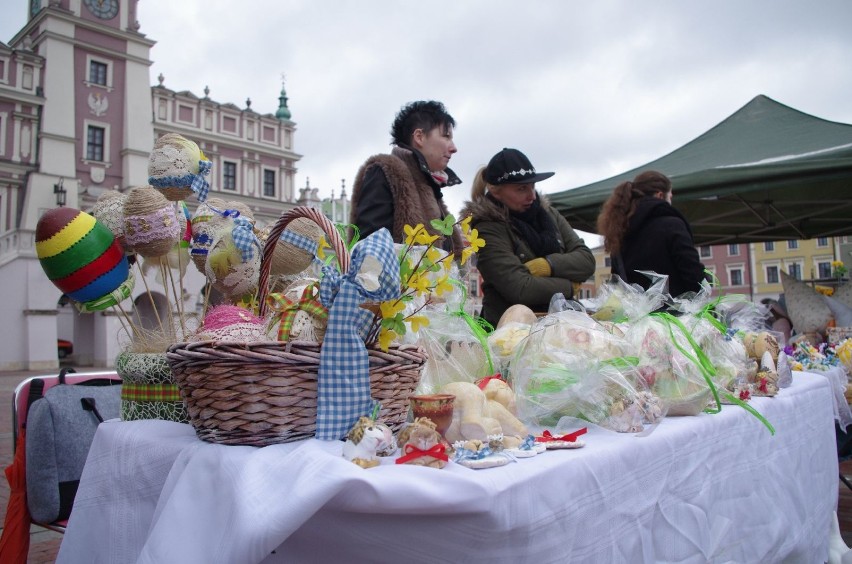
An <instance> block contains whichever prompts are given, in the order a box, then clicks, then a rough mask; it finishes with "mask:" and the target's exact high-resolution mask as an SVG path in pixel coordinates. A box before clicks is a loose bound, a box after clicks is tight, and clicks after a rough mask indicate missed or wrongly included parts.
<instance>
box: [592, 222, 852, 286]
mask: <svg viewBox="0 0 852 564" xmlns="http://www.w3.org/2000/svg"><path fill="white" fill-rule="evenodd" d="M842 239H843V238H835V237H819V238H816V239H806V240H791V241H766V242H763V243H751V244H748V245H746V244H738V245H713V246H705V247H699V255H700V256H701V261H702V262H703V263H704V264H705V266H707V269H708V270H710V271H711V272H713V274H714V275H715V276H716V277H717V280H718V283H719V284H720V289H721V291H723V292H725V293H739V294H744V295H747V296H749V298H750V299H751V300H752V301H754V302H759V301H760V300H762V299H764V298H775V299H777V298H778V297H779V296H780V295H781V294H782V293H783V292H784V289H783V287H782V285H781V273H782V272H786V273H787V274H790V275H791V276H793V277H795V278H797V279H799V280H806V281H808V282H811V283H813V284H814V285H817V284H819V285H824V286H833V285H835V284H836V283H837V280H836V279H835V278H834V277H833V274H834V272H833V269H832V265H831V263H832V261H835V260H841V261H842V260H843V254H842V253H841V244H842V243H843V241H842ZM734 247H736V250H734ZM850 250H852V249H850ZM592 253H593V254H594V255H595V262H596V268H595V276H594V281H592V280H589V281H588V282H586V283H585V284H583V297H594V296H595V294H596V291H597V288H598V287H599V286H600V285H601V284H602V283H603V282H605V281H606V280H607V279H608V278H609V276H610V257H609V255H608V254H607V253H606V252H604V249H603V246H600V247H595V248H594V249H592ZM846 254H847V256H849V257H850V259H847V260H845V261H844V262H845V263H846V266H847V268H849V267H852V254H849V253H846ZM592 285H594V287H592ZM587 292H588V293H587Z"/></svg>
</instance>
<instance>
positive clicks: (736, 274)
mask: <svg viewBox="0 0 852 564" xmlns="http://www.w3.org/2000/svg"><path fill="white" fill-rule="evenodd" d="M728 276H729V277H730V279H731V286H742V285H743V271H742V270H741V269H739V268H732V269H731V270H730V272H729V273H728Z"/></svg>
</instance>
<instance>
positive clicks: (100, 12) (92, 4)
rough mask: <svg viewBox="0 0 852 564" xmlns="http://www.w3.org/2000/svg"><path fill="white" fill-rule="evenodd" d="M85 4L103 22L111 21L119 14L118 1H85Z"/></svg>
mask: <svg viewBox="0 0 852 564" xmlns="http://www.w3.org/2000/svg"><path fill="white" fill-rule="evenodd" d="M83 4H85V5H86V8H88V9H89V11H90V12H92V14H93V15H94V16H95V17H97V18H100V19H102V20H111V19H112V18H114V17H115V16H116V14H118V0H83Z"/></svg>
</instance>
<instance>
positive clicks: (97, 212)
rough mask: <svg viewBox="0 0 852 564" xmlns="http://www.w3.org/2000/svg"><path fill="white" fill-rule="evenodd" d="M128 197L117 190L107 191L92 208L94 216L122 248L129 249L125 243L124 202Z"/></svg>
mask: <svg viewBox="0 0 852 564" xmlns="http://www.w3.org/2000/svg"><path fill="white" fill-rule="evenodd" d="M125 200H127V195H126V194H122V193H121V192H119V191H117V190H107V191H106V192H104V193H103V194H101V195H100V196H99V197H98V201H97V202H95V205H94V206H92V215H93V216H95V219H97V220H98V221H99V222H101V223H103V224H104V225H105V226H106V227H107V228H108V229H109V230H110V231H112V234H113V236H114V237H115V238H116V239H118V242H119V243H121V245H122V247H125V248H126V247H127V245H126V244H125V241H124V202H125Z"/></svg>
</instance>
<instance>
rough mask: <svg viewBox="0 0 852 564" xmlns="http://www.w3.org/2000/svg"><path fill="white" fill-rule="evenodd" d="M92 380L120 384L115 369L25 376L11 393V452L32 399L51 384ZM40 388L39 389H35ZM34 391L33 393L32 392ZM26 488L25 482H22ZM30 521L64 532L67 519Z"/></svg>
mask: <svg viewBox="0 0 852 564" xmlns="http://www.w3.org/2000/svg"><path fill="white" fill-rule="evenodd" d="M92 380H101V381H103V380H111V381H113V382H115V383H116V385H117V384H121V377H120V376H119V375H118V374H117V373H116V372H115V371H100V372H85V373H79V374H78V373H76V372H75V371H74V369H73V368H71V369H67V368H63V369H62V370H61V371H60V373H59V374H53V375H46V376H32V377H30V378H27V379H26V380H24V381H23V382H21V383H20V384H18V386H17V387H16V388H15V391H14V392H13V394H12V452H13V454H14V453H15V452H16V451H17V449H18V448H19V447H21V446H23V445H19V444H18V441H19V439H22V438H23V437H24V431H25V429H26V425H27V412H28V410H29V407H30V405H31V404H32V402H33V401H35V400H37V399H39V398H41V397H42V396H43V395H44V393H45V392H47V390H49V389H50V388H52V387H53V386H56V385H59V384H60V383H62V382H63V381H64V382H65V383H66V384H84V383H86V382H89V381H92ZM38 388H41V390H40V391H35V390H37V389H38ZM34 392H35V393H34ZM23 487H24V488H26V483H24V484H23ZM31 522H32V523H34V524H36V525H38V526H40V527H44V528H45V529H50V530H52V531H56V532H59V533H64V532H65V527H66V525H67V524H68V521H67V520H65V519H63V520H60V521H54V522H52V523H42V522H39V521H36V520H35V519H31Z"/></svg>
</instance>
